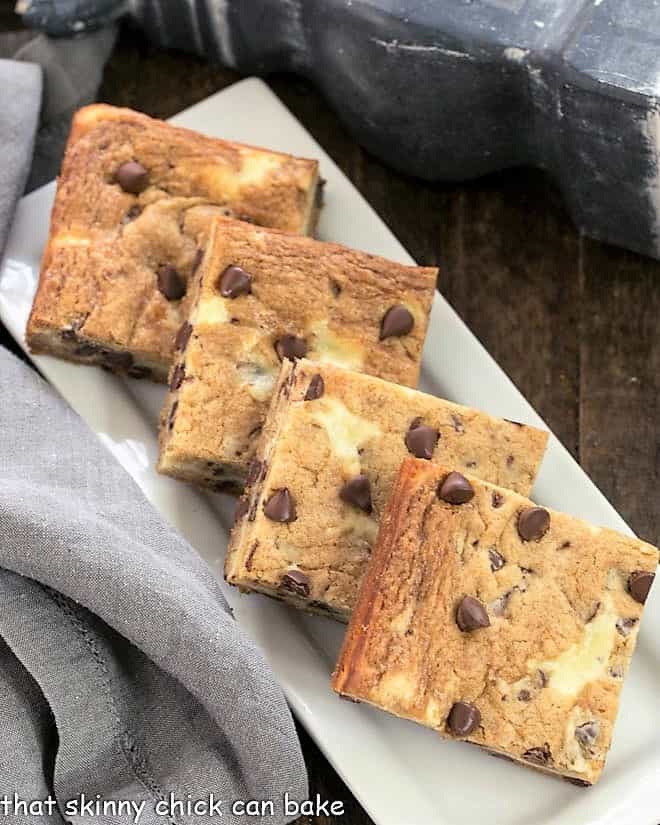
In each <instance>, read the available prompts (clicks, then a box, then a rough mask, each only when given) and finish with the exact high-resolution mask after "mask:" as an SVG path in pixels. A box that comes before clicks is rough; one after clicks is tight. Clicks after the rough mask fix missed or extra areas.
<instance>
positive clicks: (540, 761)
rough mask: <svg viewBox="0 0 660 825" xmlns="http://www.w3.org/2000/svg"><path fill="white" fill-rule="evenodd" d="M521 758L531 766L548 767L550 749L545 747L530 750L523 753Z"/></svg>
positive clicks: (550, 758) (550, 756)
mask: <svg viewBox="0 0 660 825" xmlns="http://www.w3.org/2000/svg"><path fill="white" fill-rule="evenodd" d="M522 758H523V759H524V760H525V761H527V762H531V763H532V765H549V764H550V763H551V762H552V755H551V754H550V748H549V747H548V746H547V745H544V746H543V747H542V748H530V749H529V750H527V751H525V753H523V755H522Z"/></svg>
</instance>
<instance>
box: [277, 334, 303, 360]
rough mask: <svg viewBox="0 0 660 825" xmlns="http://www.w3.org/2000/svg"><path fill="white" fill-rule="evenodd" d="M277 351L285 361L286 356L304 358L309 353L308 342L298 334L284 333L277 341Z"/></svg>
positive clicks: (293, 358) (279, 356)
mask: <svg viewBox="0 0 660 825" xmlns="http://www.w3.org/2000/svg"><path fill="white" fill-rule="evenodd" d="M275 352H276V353H277V356H278V358H279V359H280V361H284V359H285V358H290V359H291V360H292V361H295V360H296V358H304V357H305V355H306V354H307V342H306V341H305V339H304V338H298V337H297V336H296V335H283V336H282V337H281V338H278V339H277V341H275Z"/></svg>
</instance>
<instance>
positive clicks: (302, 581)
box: [280, 570, 311, 599]
mask: <svg viewBox="0 0 660 825" xmlns="http://www.w3.org/2000/svg"><path fill="white" fill-rule="evenodd" d="M280 587H282V588H283V589H284V590H290V591H291V592H292V593H295V594H296V595H297V596H302V597H303V598H304V599H306V598H307V597H308V596H309V594H310V592H311V587H310V586H309V577H308V576H306V575H305V574H304V573H303V572H302V570H288V571H287V572H286V573H285V574H284V575H283V576H282V579H281V581H280Z"/></svg>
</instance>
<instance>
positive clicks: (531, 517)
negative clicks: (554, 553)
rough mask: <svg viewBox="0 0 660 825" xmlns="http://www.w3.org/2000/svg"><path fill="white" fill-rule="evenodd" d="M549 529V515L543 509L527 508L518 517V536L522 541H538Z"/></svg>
mask: <svg viewBox="0 0 660 825" xmlns="http://www.w3.org/2000/svg"><path fill="white" fill-rule="evenodd" d="M549 528H550V513H549V512H548V511H547V510H545V509H544V508H543V507H528V508H527V509H526V510H523V511H522V512H521V513H520V515H519V516H518V535H519V536H520V538H521V539H522V540H523V541H539V540H540V539H542V538H543V536H545V534H546V533H547V532H548V529H549Z"/></svg>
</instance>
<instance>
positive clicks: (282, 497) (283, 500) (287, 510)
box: [264, 487, 296, 524]
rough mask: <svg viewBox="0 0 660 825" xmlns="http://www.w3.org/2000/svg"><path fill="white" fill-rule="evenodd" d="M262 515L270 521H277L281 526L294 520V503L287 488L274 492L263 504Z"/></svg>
mask: <svg viewBox="0 0 660 825" xmlns="http://www.w3.org/2000/svg"><path fill="white" fill-rule="evenodd" d="M264 514H265V515H266V517H267V518H269V519H270V520H271V521H279V522H281V523H282V524H287V523H289V522H291V521H295V520H296V502H295V500H294V498H293V496H292V495H291V493H290V492H289V489H288V487H282V489H281V490H275V492H274V493H273V494H272V495H271V497H270V498H269V499H268V501H267V502H266V503H265V504H264Z"/></svg>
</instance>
